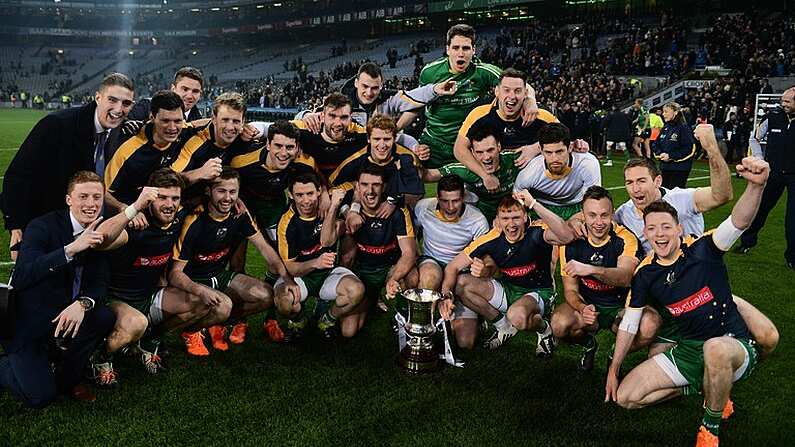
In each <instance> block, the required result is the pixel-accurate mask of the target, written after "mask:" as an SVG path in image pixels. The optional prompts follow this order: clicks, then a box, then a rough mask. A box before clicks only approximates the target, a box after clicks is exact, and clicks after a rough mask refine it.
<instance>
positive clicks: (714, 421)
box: [701, 407, 723, 436]
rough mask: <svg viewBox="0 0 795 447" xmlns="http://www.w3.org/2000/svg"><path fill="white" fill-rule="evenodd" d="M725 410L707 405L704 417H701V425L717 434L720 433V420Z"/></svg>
mask: <svg viewBox="0 0 795 447" xmlns="http://www.w3.org/2000/svg"><path fill="white" fill-rule="evenodd" d="M721 415H723V411H715V410H712V409H711V408H709V407H707V408H705V409H704V417H703V418H702V419H701V425H703V426H704V427H706V428H707V430H709V431H710V433H712V434H713V435H715V436H718V434H719V433H720V421H721Z"/></svg>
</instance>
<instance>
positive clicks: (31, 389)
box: [0, 171, 116, 408]
mask: <svg viewBox="0 0 795 447" xmlns="http://www.w3.org/2000/svg"><path fill="white" fill-rule="evenodd" d="M103 195H104V187H103V185H102V180H101V179H100V178H99V176H98V175H97V174H96V173H94V172H90V171H80V172H78V173H76V174H75V175H74V176H72V178H71V179H70V181H69V183H68V187H67V195H66V203H67V205H68V206H69V209H68V210H56V211H52V212H50V213H47V214H45V215H43V216H40V217H37V218H35V219H33V220H32V221H31V222H30V223H29V224H28V226H27V228H26V230H25V237H24V239H23V240H22V247H21V249H20V252H19V258H18V260H17V263H16V267H15V268H14V273H13V276H12V280H11V285H12V287H14V289H15V293H16V294H17V300H16V309H15V310H14V312H15V321H16V325H15V326H16V331H15V333H14V334H13V336H12V338H10V339H7V340H2V346H3V351H4V353H3V354H2V355H0V384H2V385H3V386H5V387H6V388H8V389H10V390H11V392H12V393H13V394H14V395H15V396H16V397H17V398H18V399H20V400H21V401H22V402H23V403H24V404H25V405H27V406H29V407H33V408H41V407H44V406H46V405H47V404H49V403H50V402H52V401H53V400H54V399H55V398H56V396H57V395H58V394H68V395H71V396H72V397H74V398H76V399H79V400H94V398H95V396H94V395H93V392H92V391H91V390H89V389H88V388H86V387H85V386H84V385H80V379H81V376H82V373H83V370H84V368H85V367H86V365H87V363H88V360H89V358H90V357H91V354H92V352H93V351H94V350H95V349H96V347H97V345H98V344H99V343H100V342H101V341H102V340H103V339H104V338H105V337H106V336H107V335H108V334H109V333H110V331H111V330H112V329H113V325H114V324H115V322H116V317H115V316H114V315H113V312H111V311H110V309H108V307H107V306H105V304H104V297H105V293H106V288H107V283H108V278H109V270H108V264H107V260H106V259H105V257H104V255H102V254H101V253H100V252H96V251H93V250H91V249H92V248H93V247H96V246H97V245H99V244H101V243H102V233H100V232H97V231H96V227H97V225H98V224H99V222H100V221H101V220H102V219H101V218H99V216H100V213H101V210H102V203H103ZM53 345H55V346H56V347H57V348H59V349H58V350H57V351H60V352H58V353H60V354H61V355H60V359H54V360H55V365H56V367H55V371H54V372H53V370H52V369H51V368H50V361H51V360H53V359H52V358H51V357H52V356H51V355H49V352H48V351H50V348H51V347H52V346H53Z"/></svg>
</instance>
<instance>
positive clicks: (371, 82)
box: [353, 73, 384, 105]
mask: <svg viewBox="0 0 795 447" xmlns="http://www.w3.org/2000/svg"><path fill="white" fill-rule="evenodd" d="M353 84H354V86H356V97H357V98H358V99H359V102H360V103H361V104H365V105H367V104H372V103H373V101H375V99H376V98H378V95H380V94H381V88H382V87H383V86H384V80H383V79H381V77H380V76H379V77H377V78H374V77H371V76H370V75H368V74H367V73H359V76H358V77H357V78H356V79H355V80H354V81H353Z"/></svg>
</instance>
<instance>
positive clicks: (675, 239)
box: [643, 212, 684, 261]
mask: <svg viewBox="0 0 795 447" xmlns="http://www.w3.org/2000/svg"><path fill="white" fill-rule="evenodd" d="M683 233H684V231H683V230H682V226H681V225H679V224H678V223H677V222H676V219H674V216H672V215H671V214H669V213H666V212H652V213H649V214H647V215H646V217H645V218H644V226H643V235H644V236H646V240H647V241H649V243H650V244H651V248H652V250H654V254H655V255H657V257H658V258H660V259H661V260H663V261H672V260H674V259H675V258H676V254H677V250H678V249H679V245H680V244H681V243H682V234H683Z"/></svg>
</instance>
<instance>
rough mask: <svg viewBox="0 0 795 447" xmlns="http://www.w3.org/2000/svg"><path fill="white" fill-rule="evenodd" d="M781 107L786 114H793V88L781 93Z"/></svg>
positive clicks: (794, 91) (794, 94)
mask: <svg viewBox="0 0 795 447" xmlns="http://www.w3.org/2000/svg"><path fill="white" fill-rule="evenodd" d="M781 108H782V109H784V113H786V114H787V115H793V114H795V89H788V90H787V91H785V92H784V94H783V95H781Z"/></svg>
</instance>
